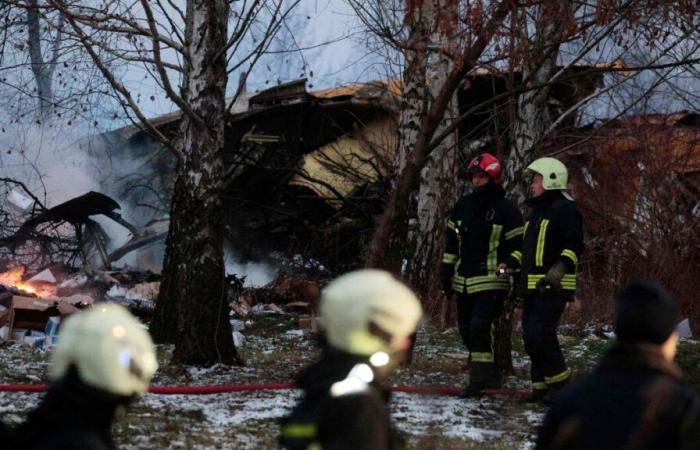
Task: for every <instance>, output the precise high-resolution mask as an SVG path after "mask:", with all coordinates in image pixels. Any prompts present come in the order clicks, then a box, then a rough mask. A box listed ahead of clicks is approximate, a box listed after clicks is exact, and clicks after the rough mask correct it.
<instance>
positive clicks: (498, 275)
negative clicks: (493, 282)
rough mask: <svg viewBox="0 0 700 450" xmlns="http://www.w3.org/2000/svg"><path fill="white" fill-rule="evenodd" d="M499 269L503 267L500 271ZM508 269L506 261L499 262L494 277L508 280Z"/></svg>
mask: <svg viewBox="0 0 700 450" xmlns="http://www.w3.org/2000/svg"><path fill="white" fill-rule="evenodd" d="M501 269H503V270H502V271H501ZM510 276H511V274H510V271H509V270H508V264H506V263H500V264H499V265H498V268H497V269H496V278H498V279H499V280H509V279H510Z"/></svg>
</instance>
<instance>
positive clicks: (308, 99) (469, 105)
mask: <svg viewBox="0 0 700 450" xmlns="http://www.w3.org/2000/svg"><path fill="white" fill-rule="evenodd" d="M565 72H566V73H565V74H564V76H562V77H561V81H560V82H558V83H555V85H554V86H553V87H552V102H551V107H552V108H553V109H557V110H566V109H567V108H570V107H571V106H572V105H575V104H576V103H577V102H578V101H579V100H581V99H582V98H584V97H586V96H587V95H589V94H590V93H591V92H593V90H594V89H595V88H596V87H597V86H599V85H600V84H601V82H602V76H603V75H602V72H601V71H597V70H596V69H595V68H593V69H592V68H591V67H570V68H567V69H566V70H565ZM511 75H512V74H509V73H506V72H501V71H494V70H483V69H480V70H476V71H474V72H473V73H471V74H470V75H468V76H467V77H466V78H465V81H464V89H460V90H459V92H458V100H459V109H460V111H463V112H464V111H467V110H471V111H472V114H470V115H469V118H468V119H467V120H465V121H464V122H463V123H462V124H461V125H460V128H459V134H460V141H461V143H462V144H463V145H462V146H461V147H463V148H464V151H465V153H466V152H467V151H468V149H471V150H474V149H478V148H479V146H480V145H481V146H483V145H486V143H489V145H490V143H492V142H493V136H495V135H498V136H506V135H507V134H508V133H506V132H505V130H506V128H507V123H508V120H507V117H506V115H507V114H506V111H507V108H506V107H505V105H506V104H507V102H509V101H510V99H509V97H508V96H504V95H502V94H503V93H504V92H508V90H509V86H510V84H509V83H511V82H513V79H514V80H515V82H516V83H517V82H518V80H519V78H520V77H521V74H519V73H515V74H514V75H513V76H514V78H513V77H511ZM306 86H307V84H306V80H304V79H302V80H298V81H294V82H290V83H286V84H280V85H278V86H275V87H272V88H270V89H267V90H264V91H262V92H259V93H245V94H244V95H242V96H241V97H239V98H238V99H237V101H236V102H235V103H234V104H233V105H232V108H231V109H230V114H229V115H228V117H227V119H226V142H225V148H224V159H225V163H226V165H227V175H226V180H225V185H226V191H225V194H224V206H225V210H224V214H225V216H226V220H225V223H226V231H225V232H226V239H227V241H228V242H229V243H230V245H231V247H232V248H234V249H235V250H236V252H237V253H238V254H239V255H240V256H241V257H242V258H243V259H255V260H261V259H262V260H264V259H266V258H268V257H269V255H271V254H276V253H279V254H284V255H287V257H290V256H292V255H296V254H302V255H305V256H308V257H310V258H314V259H316V260H319V261H321V262H322V263H323V264H324V265H325V266H326V267H328V268H330V269H331V270H333V271H342V270H343V269H345V268H348V267H352V266H356V265H357V264H358V263H359V262H360V261H361V260H362V258H363V252H364V249H365V248H366V245H367V244H368V240H369V237H370V233H371V229H372V227H373V226H374V221H375V220H376V216H377V215H378V214H380V213H381V211H382V209H383V203H384V198H385V196H386V192H387V191H388V189H389V187H390V185H391V177H392V171H393V167H394V159H395V157H394V155H395V151H396V127H397V121H398V112H399V108H400V98H401V91H402V86H401V84H400V83H399V82H397V81H394V80H389V81H382V82H370V83H361V84H352V85H348V86H341V87H337V88H331V89H325V90H320V91H307V89H306ZM493 98H497V99H499V100H498V101H495V102H492V103H490V104H489V103H488V100H489V99H493ZM180 117H181V114H180V113H179V112H176V113H172V114H168V115H164V116H161V117H157V118H155V119H154V120H153V122H152V123H153V125H154V126H155V127H157V128H158V129H159V130H160V131H161V132H162V133H164V134H166V135H168V134H173V133H175V132H176V130H177V125H178V123H179V120H180ZM573 120H574V119H573V116H572V118H571V120H567V121H563V122H562V126H571V125H572V124H573ZM100 138H101V140H99V141H93V142H92V145H100V146H106V147H107V148H108V149H109V152H110V154H113V155H115V157H116V158H119V159H129V160H139V161H142V162H143V164H142V165H141V166H140V167H141V168H142V171H141V173H139V174H125V176H124V177H123V180H124V181H123V184H122V185H120V186H119V187H117V188H116V190H118V191H121V192H129V198H128V200H127V201H129V202H131V204H132V205H136V204H140V205H143V204H146V203H148V204H152V205H157V207H158V208H167V206H166V205H167V201H163V199H164V198H167V195H168V194H167V193H168V191H169V189H168V188H169V186H170V185H171V182H172V179H171V174H172V171H173V167H174V160H173V157H172V156H171V155H170V153H169V152H168V151H167V150H166V149H164V148H162V147H161V146H160V145H159V144H157V143H156V142H154V141H153V140H152V139H150V138H149V136H148V134H147V133H146V132H145V131H143V130H141V129H139V128H137V127H127V128H122V129H119V130H116V131H114V132H111V133H108V134H105V135H102V136H101V137H100ZM474 143H476V144H477V145H476V146H475V145H474ZM468 144H469V145H468ZM501 145H507V143H504V142H501ZM468 156H469V155H466V154H465V155H464V158H467V157H468ZM140 180H149V183H148V185H147V187H143V188H141V189H139V188H131V189H130V188H129V187H128V185H129V183H131V184H132V185H133V184H142V185H143V184H144V183H141V181H140ZM142 211H143V212H144V214H148V211H147V210H145V209H144V210H142Z"/></svg>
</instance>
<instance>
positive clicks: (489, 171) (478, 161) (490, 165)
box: [467, 153, 503, 188]
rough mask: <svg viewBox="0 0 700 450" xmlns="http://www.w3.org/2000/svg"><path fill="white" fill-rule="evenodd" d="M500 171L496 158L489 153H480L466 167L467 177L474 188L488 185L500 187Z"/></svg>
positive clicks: (501, 180)
mask: <svg viewBox="0 0 700 450" xmlns="http://www.w3.org/2000/svg"><path fill="white" fill-rule="evenodd" d="M501 171H502V169H501V163H500V162H499V161H498V158H496V157H495V156H493V155H492V154H490V153H482V154H481V155H479V156H477V157H476V158H474V159H472V160H471V162H470V163H469V165H468V166H467V177H468V178H469V181H470V182H471V184H472V186H474V187H475V188H480V187H484V186H486V185H487V184H489V183H493V184H496V185H500V184H501V183H502V182H503V179H502V178H501Z"/></svg>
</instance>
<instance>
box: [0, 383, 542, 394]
mask: <svg viewBox="0 0 700 450" xmlns="http://www.w3.org/2000/svg"><path fill="white" fill-rule="evenodd" d="M47 388H48V385H46V384H0V392H45V391H46V390H47ZM293 388H294V385H293V384H239V385H212V386H151V387H149V388H148V392H150V393H151V394H160V395H175V394H179V395H210V394H222V393H225V392H245V391H272V390H281V389H293ZM391 390H392V391H393V392H404V393H407V394H436V395H457V394H458V393H459V392H460V389H459V388H455V387H448V386H392V388H391ZM485 394H486V395H488V396H509V397H521V396H526V395H529V394H530V391H529V390H527V389H488V390H486V391H485Z"/></svg>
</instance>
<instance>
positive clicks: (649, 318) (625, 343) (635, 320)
mask: <svg viewBox="0 0 700 450" xmlns="http://www.w3.org/2000/svg"><path fill="white" fill-rule="evenodd" d="M677 315H678V305H677V302H676V300H675V299H674V298H673V296H672V295H671V294H670V293H669V292H668V291H667V290H666V289H664V288H663V287H662V286H661V285H659V284H658V283H656V282H653V281H645V280H638V281H634V282H632V283H630V284H628V285H627V286H625V287H623V288H622V289H621V290H620V292H619V293H618V296H617V307H616V317H615V328H616V334H617V342H616V343H615V345H614V346H613V347H612V348H611V349H610V350H608V351H607V353H606V354H605V355H604V356H603V359H602V360H601V361H600V363H599V364H598V366H597V367H596V368H595V369H594V370H593V372H592V373H591V374H590V375H588V376H587V377H585V378H584V379H582V380H581V381H580V382H577V383H575V384H573V385H571V386H569V387H567V388H566V389H564V390H563V391H562V392H561V394H560V396H559V397H558V399H557V400H556V402H555V403H554V405H553V406H552V408H551V409H550V410H549V411H548V413H547V415H546V417H545V419H544V423H543V425H542V428H541V429H540V432H539V436H538V439H537V446H536V448H537V449H539V450H547V449H577V450H589V449H590V450H606V449H610V450H612V449H634V450H662V449H665V450H673V449H682V450H691V449H692V450H695V449H700V401H699V399H698V396H697V394H696V393H695V392H694V391H693V390H692V388H691V387H690V386H689V385H687V384H686V383H684V382H683V380H682V373H681V371H680V369H678V367H677V366H676V365H675V364H674V363H673V359H674V357H675V354H676V346H677V344H678V334H677V332H676V331H675V326H676V325H675V324H676V317H677Z"/></svg>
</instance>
